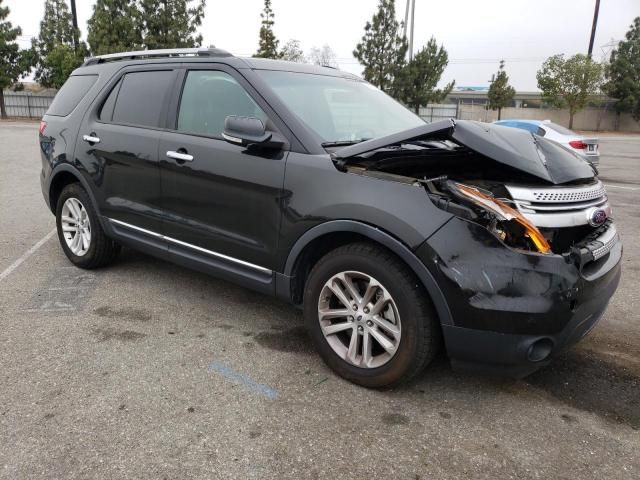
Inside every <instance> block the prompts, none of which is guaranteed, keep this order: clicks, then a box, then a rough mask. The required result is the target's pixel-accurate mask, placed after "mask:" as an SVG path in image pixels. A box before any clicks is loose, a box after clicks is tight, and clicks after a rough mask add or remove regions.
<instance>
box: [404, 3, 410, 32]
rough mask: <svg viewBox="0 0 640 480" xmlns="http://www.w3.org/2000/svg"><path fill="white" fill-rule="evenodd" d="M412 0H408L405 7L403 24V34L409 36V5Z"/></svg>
mask: <svg viewBox="0 0 640 480" xmlns="http://www.w3.org/2000/svg"><path fill="white" fill-rule="evenodd" d="M410 5H411V0H407V6H406V7H405V8H404V23H403V24H402V36H403V37H404V38H407V25H409V7H410Z"/></svg>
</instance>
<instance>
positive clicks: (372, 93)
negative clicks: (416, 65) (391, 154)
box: [262, 70, 425, 143]
mask: <svg viewBox="0 0 640 480" xmlns="http://www.w3.org/2000/svg"><path fill="white" fill-rule="evenodd" d="M262 77H263V78H264V79H265V81H266V82H267V84H268V85H269V86H270V87H271V88H272V89H273V90H274V92H275V93H276V95H278V96H279V97H280V99H281V100H282V101H283V102H284V103H285V104H286V105H287V107H289V109H290V110H291V111H292V112H293V113H295V114H296V115H297V116H298V117H300V119H302V120H303V121H304V122H305V123H306V124H307V125H308V127H309V128H310V129H312V130H313V131H314V132H316V133H317V134H318V135H319V136H320V137H321V138H322V140H323V141H324V142H325V143H334V142H338V143H340V142H345V143H348V142H353V143H356V142H360V141H363V140H368V139H371V138H376V137H382V136H385V135H390V134H392V133H397V132H401V131H403V130H407V129H409V128H414V127H417V126H419V125H424V123H425V122H424V120H422V119H421V118H420V117H418V116H417V115H415V114H414V113H412V112H410V111H409V110H407V109H406V108H405V107H403V106H402V105H400V104H399V103H398V102H396V101H395V100H393V99H392V98H391V97H389V96H388V95H386V94H385V93H383V92H381V91H380V90H378V89H377V88H375V87H373V86H371V85H370V84H368V83H366V82H363V81H360V80H352V79H348V78H343V77H331V76H327V75H315V74H308V73H293V72H284V71H272V70H270V71H264V72H262Z"/></svg>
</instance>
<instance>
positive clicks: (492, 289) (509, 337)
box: [332, 121, 622, 376]
mask: <svg viewBox="0 0 640 480" xmlns="http://www.w3.org/2000/svg"><path fill="white" fill-rule="evenodd" d="M332 158H333V160H334V162H335V164H336V166H337V167H338V168H339V169H342V170H344V171H346V172H350V173H353V174H358V175H365V176H372V177H376V178H380V179H385V180H389V181H396V182H403V183H406V184H408V185H412V186H415V187H417V188H422V189H424V191H425V195H427V196H428V198H429V199H430V201H431V203H433V205H434V206H435V207H436V208H439V209H441V210H444V211H447V212H449V213H450V214H451V215H452V218H451V220H450V221H449V222H447V224H445V225H444V226H443V227H442V228H440V229H439V230H438V231H437V232H436V233H434V234H433V235H432V236H431V237H430V238H429V239H428V240H427V241H426V242H425V243H424V244H423V245H422V246H421V247H420V248H418V250H417V252H416V253H417V254H418V256H419V258H421V260H422V261H423V262H424V263H425V265H426V266H427V268H429V269H430V270H431V272H432V273H433V275H434V277H435V278H436V280H437V281H438V283H439V285H440V286H441V288H442V290H443V293H444V294H445V297H446V298H447V303H448V304H449V308H450V310H451V313H452V315H451V316H452V318H453V324H452V325H443V333H444V337H445V342H446V345H447V349H448V352H449V355H450V356H451V357H452V360H453V361H454V363H455V364H465V365H471V364H473V365H477V364H478V363H485V364H490V365H493V366H500V367H505V366H509V367H513V373H514V375H518V376H520V375H523V374H527V373H529V372H530V371H533V370H535V369H537V368H538V367H539V366H540V365H543V364H545V363H546V362H548V361H549V359H550V358H551V357H552V356H553V354H556V353H557V352H558V351H559V350H561V349H562V348H563V347H565V346H567V345H570V344H572V343H574V342H576V341H577V340H579V339H580V338H582V336H584V335H585V334H586V333H587V332H588V331H589V330H590V329H591V328H592V327H593V326H594V325H595V323H596V322H597V321H598V320H599V318H600V317H601V316H602V314H603V312H604V310H605V308H606V306H607V304H608V301H609V299H610V298H611V296H612V295H613V293H614V292H615V290H616V288H617V285H618V282H619V278H620V258H621V253H622V245H621V242H620V239H619V236H618V233H617V231H616V228H615V225H614V224H613V221H612V219H611V208H610V206H609V203H608V199H607V196H606V192H605V189H604V186H603V185H602V183H601V182H600V181H599V180H598V179H597V171H596V170H595V169H594V167H592V166H591V165H589V164H588V163H587V162H585V161H584V160H582V159H580V158H579V157H577V156H576V155H575V154H573V153H572V152H570V151H569V150H567V149H565V148H564V147H562V146H560V145H558V144H555V143H554V142H552V141H549V140H547V139H544V138H542V137H538V136H536V135H534V134H530V133H529V132H526V131H523V130H518V129H511V128H507V127H500V126H495V125H488V124H484V123H479V122H470V121H457V122H454V121H444V122H437V123H434V124H428V125H425V126H421V127H418V128H416V129H413V130H410V131H406V132H401V133H398V134H395V135H391V136H389V137H385V138H379V139H374V140H370V141H367V142H362V143H360V144H356V145H353V146H350V147H346V148H343V149H340V150H338V151H337V152H334V153H333V154H332ZM500 369H501V370H504V368H500Z"/></svg>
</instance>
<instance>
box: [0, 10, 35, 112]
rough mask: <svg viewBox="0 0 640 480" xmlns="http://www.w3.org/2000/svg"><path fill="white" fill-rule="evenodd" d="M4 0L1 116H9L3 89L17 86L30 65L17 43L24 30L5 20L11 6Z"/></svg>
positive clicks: (0, 18)
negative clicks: (6, 4)
mask: <svg viewBox="0 0 640 480" xmlns="http://www.w3.org/2000/svg"><path fill="white" fill-rule="evenodd" d="M3 1H4V0H0V116H1V117H2V118H7V111H6V108H5V104H4V91H3V90H4V89H5V88H9V87H13V86H15V85H16V83H17V82H18V80H19V79H20V77H22V76H23V75H25V74H26V73H27V72H28V71H29V68H30V65H28V63H27V62H26V61H25V56H24V55H23V52H21V51H20V47H19V46H18V44H17V43H16V38H18V36H20V35H22V30H21V29H20V27H14V26H13V25H12V24H11V22H8V21H5V19H6V18H7V16H9V7H3V6H2V2H3Z"/></svg>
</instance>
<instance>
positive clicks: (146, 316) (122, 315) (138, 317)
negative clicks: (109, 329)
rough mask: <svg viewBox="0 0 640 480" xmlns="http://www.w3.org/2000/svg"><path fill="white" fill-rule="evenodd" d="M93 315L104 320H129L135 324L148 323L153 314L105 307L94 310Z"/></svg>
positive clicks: (144, 311) (125, 308)
mask: <svg viewBox="0 0 640 480" xmlns="http://www.w3.org/2000/svg"><path fill="white" fill-rule="evenodd" d="M93 313H95V314H96V315H98V316H99V317H103V318H112V319H118V320H128V321H133V322H148V321H149V320H151V313H149V312H147V311H146V310H141V309H139V308H133V307H123V308H113V307H110V306H107V305H104V306H102V307H98V308H96V309H94V310H93Z"/></svg>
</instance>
